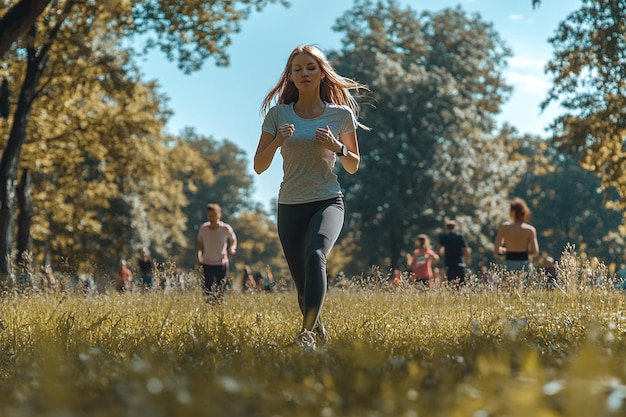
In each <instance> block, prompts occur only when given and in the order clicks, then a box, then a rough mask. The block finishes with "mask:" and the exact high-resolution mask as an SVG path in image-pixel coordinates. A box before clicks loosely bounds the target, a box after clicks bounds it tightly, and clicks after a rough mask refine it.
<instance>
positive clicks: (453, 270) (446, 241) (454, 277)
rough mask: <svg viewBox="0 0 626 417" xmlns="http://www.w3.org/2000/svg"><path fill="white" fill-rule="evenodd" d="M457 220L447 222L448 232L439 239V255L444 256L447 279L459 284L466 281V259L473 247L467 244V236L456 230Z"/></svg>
mask: <svg viewBox="0 0 626 417" xmlns="http://www.w3.org/2000/svg"><path fill="white" fill-rule="evenodd" d="M455 228H456V222H455V221H454V220H450V221H448V222H447V223H446V233H445V234H444V235H442V236H441V238H440V239H439V249H438V252H439V256H441V257H443V259H444V265H445V266H446V279H447V280H448V282H455V283H458V284H459V285H462V284H464V283H465V267H466V265H465V260H464V259H463V258H469V256H470V254H471V249H470V248H469V246H467V242H466V241H465V237H464V236H463V235H461V234H459V233H457V232H455Z"/></svg>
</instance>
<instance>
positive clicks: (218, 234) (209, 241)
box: [196, 203, 237, 303]
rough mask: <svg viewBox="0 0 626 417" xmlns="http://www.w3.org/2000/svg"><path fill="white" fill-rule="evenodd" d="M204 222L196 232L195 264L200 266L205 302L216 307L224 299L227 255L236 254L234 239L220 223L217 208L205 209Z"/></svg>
mask: <svg viewBox="0 0 626 417" xmlns="http://www.w3.org/2000/svg"><path fill="white" fill-rule="evenodd" d="M207 218H208V221H207V222H205V223H203V224H202V225H201V226H200V229H199V230H198V245H197V249H198V256H197V258H196V262H197V264H198V265H202V272H203V275H204V294H205V295H206V296H207V302H218V303H219V302H221V300H222V298H223V297H224V279H225V277H226V273H227V272H228V263H229V262H228V255H231V256H232V255H234V254H235V251H236V250H237V236H236V235H235V232H234V231H233V228H232V227H231V226H230V225H229V224H227V223H224V222H223V221H222V220H221V218H222V208H221V207H220V206H219V205H218V204H215V203H210V204H208V205H207Z"/></svg>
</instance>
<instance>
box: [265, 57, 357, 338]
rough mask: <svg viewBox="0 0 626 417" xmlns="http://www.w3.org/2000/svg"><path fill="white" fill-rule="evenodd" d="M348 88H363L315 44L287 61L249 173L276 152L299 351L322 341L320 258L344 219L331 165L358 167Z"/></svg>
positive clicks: (354, 104) (354, 112)
mask: <svg viewBox="0 0 626 417" xmlns="http://www.w3.org/2000/svg"><path fill="white" fill-rule="evenodd" d="M351 89H354V90H356V91H357V92H358V91H359V90H360V89H366V87H365V86H363V85H361V84H359V83H357V82H356V81H353V80H351V79H349V78H345V77H342V76H340V75H339V74H337V73H336V72H335V70H334V69H333V68H332V66H331V65H330V63H329V62H328V60H327V59H326V57H325V56H324V54H323V53H322V51H320V50H319V49H318V48H316V47H315V46H311V45H301V46H298V47H297V48H295V49H294V50H293V51H292V52H291V54H290V55H289V58H288V60H287V64H286V65H285V69H284V71H283V73H282V75H281V77H280V79H279V81H278V83H277V84H276V85H275V86H274V87H273V88H272V89H271V90H270V92H269V93H268V94H267V96H266V97H265V99H264V100H263V105H262V111H263V114H264V115H265V119H264V121H263V126H262V133H261V137H260V139H259V144H258V147H257V150H256V153H255V155H254V170H255V172H256V173H257V174H261V173H262V172H264V171H265V170H267V169H268V168H269V166H270V165H271V163H272V160H273V159H274V155H275V153H276V151H277V150H278V149H279V148H280V153H281V155H282V157H283V181H282V183H281V185H280V191H279V194H278V235H279V238H280V242H281V245H282V248H283V252H284V254H285V258H286V260H287V264H288V266H289V271H290V272H291V276H292V278H293V281H294V283H295V285H296V289H297V293H298V304H299V306H300V310H301V312H302V316H303V319H302V328H301V331H300V333H299V343H300V345H301V346H302V347H303V348H305V349H315V348H316V335H317V339H318V341H319V342H320V343H325V341H326V339H327V336H326V330H325V328H324V325H323V324H322V322H321V320H320V313H321V311H322V306H323V304H324V298H325V296H326V290H327V288H326V287H327V283H326V259H327V257H328V254H329V253H330V251H331V249H332V247H333V245H334V244H335V242H336V240H337V238H338V237H339V233H340V232H341V228H342V227H343V220H344V204H343V194H342V192H341V187H340V185H339V182H338V181H337V175H336V174H335V173H334V172H333V169H334V167H335V161H336V160H337V159H338V160H339V163H340V164H341V165H342V166H343V168H344V169H345V170H346V171H347V172H348V173H350V174H354V173H355V172H357V170H358V168H359V162H360V154H359V146H358V142H357V135H356V129H357V126H359V123H358V122H357V117H358V110H359V106H358V104H357V102H356V101H355V99H354V98H353V97H352V96H351V94H350V90H351ZM274 103H275V105H273V104H274Z"/></svg>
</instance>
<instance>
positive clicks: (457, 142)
mask: <svg viewBox="0 0 626 417" xmlns="http://www.w3.org/2000/svg"><path fill="white" fill-rule="evenodd" d="M335 30H337V31H339V32H342V33H343V34H344V38H343V40H342V43H343V47H342V49H341V50H339V51H336V52H335V53H332V54H330V57H331V58H332V60H333V63H334V64H335V66H336V68H337V69H338V71H339V72H340V73H342V74H346V75H348V76H350V77H353V78H355V79H357V80H359V81H360V82H363V83H365V84H367V85H369V87H370V88H371V89H372V96H373V101H374V103H373V105H372V106H370V105H368V104H367V103H364V105H363V108H362V116H363V122H364V124H366V125H368V126H371V127H373V130H372V131H370V132H359V139H360V147H361V161H362V162H361V168H360V170H359V173H358V174H357V175H353V176H352V175H347V174H345V173H343V172H340V173H339V176H340V181H341V184H342V186H343V188H344V190H345V192H346V213H347V220H346V230H348V231H349V232H348V233H353V234H354V235H353V236H350V237H349V241H350V242H358V245H357V248H356V250H357V253H356V254H355V256H354V257H353V258H352V263H351V264H350V265H349V266H348V267H349V268H350V270H352V271H363V270H365V269H366V268H367V266H368V265H372V264H377V265H381V266H400V267H402V262H403V260H402V259H403V258H402V256H401V253H402V252H403V251H405V250H409V249H410V248H412V244H413V241H414V239H415V236H416V235H417V234H418V233H428V234H430V235H431V238H433V240H435V241H436V235H437V234H438V233H439V232H440V231H441V228H442V227H443V224H444V221H445V219H446V218H456V220H457V222H458V223H459V224H460V225H461V228H462V230H464V232H465V233H466V234H467V235H468V237H469V239H470V241H471V244H472V246H474V247H481V246H485V245H486V244H487V242H489V241H490V240H491V236H490V235H486V234H485V230H484V229H483V226H484V225H486V224H488V223H490V221H491V220H492V219H494V218H496V217H497V213H498V212H499V211H500V210H501V207H499V204H500V203H501V202H504V201H506V200H507V199H508V191H509V190H510V189H511V188H512V186H514V185H515V183H516V181H515V178H516V176H515V175H513V174H514V173H515V172H516V171H520V170H523V163H522V161H521V160H517V161H512V160H510V158H509V156H510V153H511V152H510V149H509V147H510V146H509V145H508V142H509V141H510V139H511V138H510V136H511V134H510V132H508V131H502V132H499V133H497V134H496V135H495V136H494V134H493V132H492V131H493V130H494V128H495V121H494V116H495V114H497V113H498V112H499V109H500V106H501V104H502V103H503V102H504V100H505V99H506V97H507V95H508V92H509V91H510V88H509V87H508V86H507V85H505V84H504V82H503V77H502V70H503V69H504V65H505V60H506V58H507V57H508V56H509V55H510V52H509V50H508V49H507V48H506V47H505V46H504V44H503V43H502V41H501V39H500V38H499V36H498V35H497V33H495V32H494V30H493V27H492V26H491V25H489V24H487V23H485V22H483V21H482V20H481V19H480V17H479V16H467V15H466V14H465V13H464V12H463V11H462V10H461V9H447V10H443V11H441V12H438V13H422V14H420V15H417V14H416V13H415V12H414V11H413V10H411V9H410V8H407V9H400V8H399V6H398V3H397V2H395V1H386V2H376V3H374V2H367V1H360V2H357V4H356V5H355V6H354V8H352V9H351V10H348V11H347V12H346V13H345V14H344V16H343V17H341V18H340V19H339V20H338V21H337V24H336V26H335ZM502 204H504V203H502ZM342 238H343V239H345V237H342Z"/></svg>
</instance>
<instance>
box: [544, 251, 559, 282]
mask: <svg viewBox="0 0 626 417" xmlns="http://www.w3.org/2000/svg"><path fill="white" fill-rule="evenodd" d="M544 268H545V274H546V285H547V286H548V288H549V289H553V288H554V287H555V286H556V284H557V282H556V280H557V272H556V266H555V265H554V258H553V257H552V256H548V257H547V258H546V264H545V267H544Z"/></svg>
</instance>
